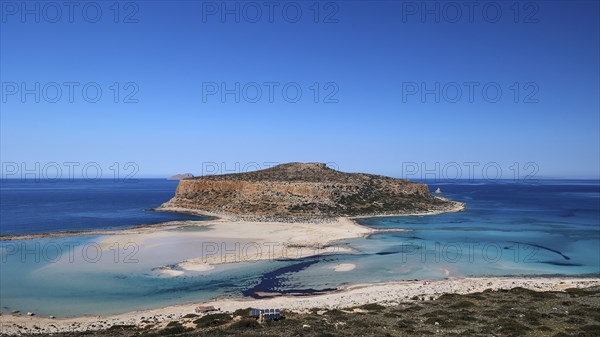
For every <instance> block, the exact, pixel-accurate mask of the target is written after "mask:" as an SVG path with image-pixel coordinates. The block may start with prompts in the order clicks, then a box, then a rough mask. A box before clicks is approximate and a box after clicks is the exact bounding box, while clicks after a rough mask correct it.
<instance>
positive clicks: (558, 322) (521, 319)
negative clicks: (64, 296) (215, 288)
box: [32, 286, 600, 337]
mask: <svg viewBox="0 0 600 337" xmlns="http://www.w3.org/2000/svg"><path fill="white" fill-rule="evenodd" d="M248 312H249V309H240V310H237V311H235V312H233V313H213V314H208V315H205V316H197V315H195V314H189V315H187V316H184V317H183V318H180V319H177V320H173V321H170V322H162V323H154V322H153V321H152V320H151V319H148V320H146V321H145V322H144V324H143V325H141V326H126V325H115V326H112V327H111V328H110V329H108V330H100V331H88V332H73V333H61V334H54V335H50V336H59V335H60V336H70V337H83V336H90V337H92V336H109V337H126V336H148V337H155V336H435V335H439V336H492V335H493V336H554V337H563V336H565V337H566V336H582V337H584V336H585V337H588V336H600V287H599V286H596V287H591V288H586V289H578V288H570V289H566V290H565V291H564V292H558V291H547V292H536V291H533V290H527V289H524V288H514V289H512V290H497V291H492V290H491V289H490V290H486V291H484V292H480V293H473V294H466V295H454V294H446V295H442V296H441V297H439V298H436V299H433V298H426V297H415V298H413V299H412V301H410V302H409V303H400V304H397V305H394V306H382V305H379V304H367V305H362V306H358V307H352V308H345V309H329V310H328V309H320V308H314V309H311V310H307V311H304V312H301V313H300V312H291V311H282V314H283V317H284V318H282V319H281V320H278V321H265V322H262V323H260V322H258V321H257V320H256V319H255V318H250V317H248ZM32 336H33V334H32ZM35 336H39V335H35Z"/></svg>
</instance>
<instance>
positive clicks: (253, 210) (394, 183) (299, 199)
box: [161, 163, 462, 217]
mask: <svg viewBox="0 0 600 337" xmlns="http://www.w3.org/2000/svg"><path fill="white" fill-rule="evenodd" d="M173 207H177V208H185V209H189V210H197V211H204V212H211V213H221V214H227V215H235V216H249V217H337V216H376V215H391V214H414V213H427V212H444V211H457V210H460V209H461V208H462V204H461V203H456V202H452V201H449V200H446V199H442V198H438V197H434V196H432V195H431V194H430V193H429V188H428V187H427V185H425V184H419V183H414V182H410V181H408V180H403V179H396V178H391V177H385V176H380V175H372V174H363V173H344V172H340V171H336V170H333V169H331V168H328V167H327V166H326V165H325V164H322V163H289V164H282V165H278V166H275V167H272V168H269V169H265V170H260V171H255V172H248V173H239V174H225V175H213V176H203V177H195V178H190V179H182V180H180V182H179V185H178V186H177V192H176V195H175V197H174V198H173V199H171V200H170V201H168V202H167V203H165V204H163V205H162V206H161V208H163V209H167V208H173Z"/></svg>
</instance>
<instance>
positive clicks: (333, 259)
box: [0, 180, 600, 316]
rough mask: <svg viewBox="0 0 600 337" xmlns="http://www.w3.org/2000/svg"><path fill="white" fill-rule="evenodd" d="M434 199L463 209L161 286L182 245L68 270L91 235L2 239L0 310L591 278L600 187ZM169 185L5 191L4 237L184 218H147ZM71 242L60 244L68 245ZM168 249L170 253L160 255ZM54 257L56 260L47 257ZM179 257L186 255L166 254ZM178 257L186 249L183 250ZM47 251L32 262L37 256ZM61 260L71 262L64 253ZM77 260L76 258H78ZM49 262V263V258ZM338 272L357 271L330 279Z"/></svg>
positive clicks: (549, 186) (84, 309)
mask: <svg viewBox="0 0 600 337" xmlns="http://www.w3.org/2000/svg"><path fill="white" fill-rule="evenodd" d="M427 183H428V184H429V187H430V189H431V191H434V190H435V189H436V188H438V187H440V188H441V189H442V191H443V193H442V194H441V196H443V197H446V198H450V199H452V200H457V201H464V202H466V206H467V208H466V210H465V211H464V212H459V213H448V214H441V215H434V216H410V217H387V218H368V219H361V220H360V222H361V223H362V224H364V225H366V226H371V227H373V228H382V229H408V230H409V231H402V232H385V233H380V234H375V235H372V236H370V237H367V238H359V239H350V240H343V241H340V242H338V243H337V244H338V245H347V246H350V247H353V248H354V249H355V251H354V252H353V253H340V254H333V255H323V256H317V257H309V258H305V259H301V260H275V261H260V262H253V263H237V264H235V263H231V264H225V265H219V266H217V267H216V268H215V269H214V270H211V271H209V272H205V273H197V274H194V273H192V274H186V275H183V276H177V277H163V276H159V275H157V273H156V266H158V265H169V264H173V263H177V262H179V261H182V260H183V259H187V258H190V257H194V255H193V254H194V253H196V252H197V250H196V251H194V249H193V247H194V246H193V245H194V244H196V245H197V244H198V243H197V242H195V243H193V242H192V243H190V242H170V243H169V242H167V241H156V242H153V243H152V244H153V245H156V244H163V245H165V246H163V247H164V249H163V248H161V249H150V248H148V249H143V247H142V249H140V250H139V252H138V254H137V255H136V261H137V262H136V263H135V264H123V263H120V262H122V261H121V260H119V263H116V262H112V261H113V258H112V255H110V254H111V253H112V251H108V253H107V256H106V257H105V259H106V261H104V262H103V261H100V262H98V263H90V262H89V261H87V262H86V261H74V262H73V261H69V259H67V257H68V256H69V254H70V253H71V251H74V250H76V249H79V248H72V247H75V246H74V245H73V242H74V241H75V243H76V244H79V245H83V246H85V245H86V244H88V245H89V244H93V243H94V242H97V241H98V240H100V239H101V238H100V237H97V236H79V237H68V238H58V239H49V238H47V239H36V240H26V241H0V257H1V258H2V259H1V260H2V261H1V263H2V264H1V265H0V267H1V270H2V272H1V273H0V281H1V283H0V284H1V287H0V302H1V303H0V311H2V312H9V311H10V310H15V309H16V310H21V311H22V312H24V311H34V312H36V313H40V314H43V315H50V314H51V315H55V316H69V315H82V314H89V315H96V314H107V313H116V312H123V311H130V310H136V309H143V308H152V307H161V306H165V305H170V304H177V303H182V302H200V301H203V300H208V299H210V298H214V297H217V296H223V295H227V296H255V297H256V296H257V295H256V294H257V293H260V292H272V291H277V292H311V291H314V290H327V289H332V288H336V287H338V286H341V285H347V284H357V283H365V282H381V281H391V280H412V279H441V278H447V277H461V276H491V275H550V274H552V275H554V274H560V275H589V274H595V275H598V274H600V182H599V181H596V180H594V181H591V180H589V181H584V180H539V181H537V182H535V183H527V184H525V183H517V182H512V181H500V182H490V181H473V182H427ZM176 184H177V183H176V182H173V181H166V180H140V181H139V182H138V183H127V184H126V183H120V184H117V183H114V182H112V181H107V182H100V183H84V182H76V183H72V182H62V183H25V184H23V183H19V182H10V183H7V184H5V183H2V189H1V193H2V194H1V196H2V200H1V206H2V207H1V210H2V216H1V220H2V224H1V226H0V228H1V230H2V234H7V233H11V234H12V233H30V232H49V231H63V230H73V229H92V228H104V227H128V226H131V225H134V224H142V223H155V222H160V221H167V220H175V219H182V218H185V219H190V218H191V217H190V216H187V215H177V214H169V213H157V212H151V211H148V209H149V208H152V207H156V206H158V205H160V204H161V203H162V202H164V201H166V200H168V199H170V198H171V197H172V196H173V195H174V193H175V188H176ZM67 243H69V245H67ZM169 244H170V245H171V246H169ZM59 246H60V247H62V249H63V252H62V253H63V256H64V258H63V259H62V260H60V261H55V260H54V259H52V258H48V257H47V255H48V252H47V251H46V250H49V251H50V252H53V251H54V250H53V249H54V248H56V247H59ZM171 247H179V248H180V249H181V251H182V252H183V251H185V254H188V255H189V256H187V255H185V256H182V255H181V254H182V253H178V254H179V255H177V254H176V253H175V252H176V251H177V249H171ZM185 247H188V248H189V247H192V249H186V248H185ZM36 251H37V252H40V251H43V252H44V253H46V255H45V256H46V258H45V259H41V260H40V259H35V258H36V257H37V256H38V255H39V254H38V255H36V253H35V252H36ZM67 253H69V254H67ZM80 253H81V252H78V253H77V254H80ZM50 255H51V254H50ZM339 264H353V265H355V266H356V268H355V269H353V270H350V271H345V272H335V271H334V270H333V269H334V267H335V266H336V265H339Z"/></svg>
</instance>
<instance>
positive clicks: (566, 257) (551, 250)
mask: <svg viewBox="0 0 600 337" xmlns="http://www.w3.org/2000/svg"><path fill="white" fill-rule="evenodd" d="M511 242H512V243H517V244H521V245H528V246H531V247H536V248H540V249H544V250H547V251H549V252H553V253H556V254H558V255H560V256H562V257H563V258H564V259H565V260H570V259H571V258H570V257H568V256H566V255H565V254H563V253H562V252H560V251H558V250H556V249H552V248H549V247H545V246H542V245H537V244H535V243H526V242H518V241H511Z"/></svg>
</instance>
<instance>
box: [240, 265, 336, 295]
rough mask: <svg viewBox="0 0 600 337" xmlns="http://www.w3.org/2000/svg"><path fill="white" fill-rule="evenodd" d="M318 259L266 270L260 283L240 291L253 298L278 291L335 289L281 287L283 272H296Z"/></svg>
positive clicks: (304, 291) (279, 292)
mask: <svg viewBox="0 0 600 337" xmlns="http://www.w3.org/2000/svg"><path fill="white" fill-rule="evenodd" d="M318 262H319V259H310V260H306V261H302V262H300V263H295V264H292V265H289V266H285V267H282V268H279V269H276V270H274V271H272V272H268V273H265V274H263V276H262V278H261V281H260V283H258V284H257V285H256V286H254V287H252V288H250V289H247V290H244V291H242V294H243V295H244V296H249V297H252V298H255V299H259V298H266V297H269V296H263V295H260V293H274V292H276V293H278V294H304V295H310V294H314V293H319V292H326V291H334V290H337V289H335V288H325V289H312V288H307V289H283V282H284V281H285V278H284V277H282V276H283V275H285V274H289V273H296V272H299V271H302V270H304V269H306V268H308V267H310V266H311V265H313V264H315V263H318Z"/></svg>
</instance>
